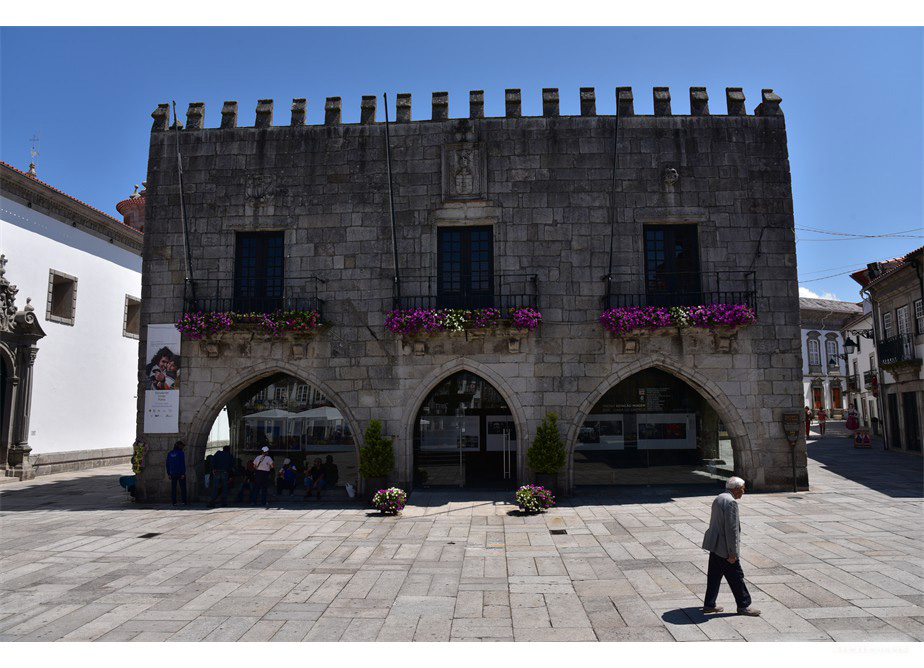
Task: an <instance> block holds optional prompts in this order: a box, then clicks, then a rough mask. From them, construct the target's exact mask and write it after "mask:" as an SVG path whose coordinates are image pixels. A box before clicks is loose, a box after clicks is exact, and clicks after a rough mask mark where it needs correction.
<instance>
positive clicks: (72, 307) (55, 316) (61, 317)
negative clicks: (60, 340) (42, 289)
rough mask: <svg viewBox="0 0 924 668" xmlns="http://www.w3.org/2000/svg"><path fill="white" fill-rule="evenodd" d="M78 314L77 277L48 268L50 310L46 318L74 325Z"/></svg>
mask: <svg viewBox="0 0 924 668" xmlns="http://www.w3.org/2000/svg"><path fill="white" fill-rule="evenodd" d="M76 316H77V277H76V276H71V275H70V274H65V273H63V272H60V271H55V270H54V269H49V270H48V310H47V312H46V314H45V319H46V320H48V321H50V322H59V323H61V324H62V325H73V324H74V319H75V318H76Z"/></svg>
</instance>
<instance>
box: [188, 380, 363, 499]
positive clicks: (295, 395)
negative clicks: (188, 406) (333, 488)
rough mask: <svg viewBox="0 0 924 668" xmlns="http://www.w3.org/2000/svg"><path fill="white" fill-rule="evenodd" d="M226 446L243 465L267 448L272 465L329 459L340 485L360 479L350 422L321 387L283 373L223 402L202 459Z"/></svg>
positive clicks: (303, 465) (299, 466) (299, 464)
mask: <svg viewBox="0 0 924 668" xmlns="http://www.w3.org/2000/svg"><path fill="white" fill-rule="evenodd" d="M225 445H229V446H230V447H231V453H232V456H233V457H234V458H235V461H237V460H240V464H242V465H246V463H247V462H248V461H249V460H253V459H254V458H255V457H256V456H257V455H258V454H259V453H260V450H261V448H263V447H264V446H267V447H269V448H270V454H271V455H272V456H273V458H274V460H275V463H276V464H277V465H281V464H282V463H283V460H284V459H286V458H288V459H290V460H291V461H292V463H293V464H295V466H296V468H297V469H298V471H299V472H303V471H305V468H306V464H307V465H308V466H309V467H310V465H311V463H312V462H313V461H314V460H315V459H318V458H319V459H321V461H322V462H326V461H327V458H328V457H331V458H332V460H333V463H334V464H335V465H336V466H337V470H338V474H339V475H338V480H337V483H336V484H337V486H339V487H342V486H344V485H345V484H346V483H348V482H349V483H352V484H354V485H355V484H356V481H357V479H358V476H359V474H358V470H359V466H358V458H357V451H356V442H355V440H354V438H353V433H352V430H351V428H350V423H349V420H347V419H345V417H344V415H343V414H342V413H341V411H340V410H339V409H338V408H337V407H336V406H334V404H333V403H332V402H331V401H330V399H328V397H327V396H326V395H325V394H324V393H323V392H322V391H321V390H320V389H318V388H317V387H314V386H313V385H311V384H310V383H306V382H305V381H303V380H301V379H299V378H296V377H295V376H292V375H289V374H285V373H276V374H273V375H271V376H267V377H264V378H261V379H260V380H257V381H255V382H253V383H251V384H250V385H248V386H247V387H245V388H244V389H243V390H241V391H240V392H238V393H237V394H236V395H235V396H234V397H233V398H231V399H230V400H228V402H227V404H226V405H225V406H224V407H223V408H222V409H221V410H220V411H219V413H218V415H217V417H216V418H215V420H214V422H213V423H212V427H211V430H210V431H209V436H208V440H207V444H206V448H205V456H208V455H210V454H213V453H214V452H216V451H218V450H219V449H220V448H222V447H223V446H225Z"/></svg>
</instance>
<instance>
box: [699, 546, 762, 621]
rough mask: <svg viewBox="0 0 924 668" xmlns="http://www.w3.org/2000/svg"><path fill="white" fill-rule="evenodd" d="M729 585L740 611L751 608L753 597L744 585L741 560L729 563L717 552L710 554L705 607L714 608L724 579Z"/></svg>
mask: <svg viewBox="0 0 924 668" xmlns="http://www.w3.org/2000/svg"><path fill="white" fill-rule="evenodd" d="M723 577H724V578H725V581H726V582H727V583H728V587H729V589H731V590H732V594H733V595H734V597H735V603H737V604H738V609H739V610H740V609H742V608H748V607H750V606H751V595H750V594H749V593H748V588H747V586H745V584H744V571H743V570H741V560H740V559H738V560H736V561H735V563H733V564H730V563H728V559H723V558H722V557H720V556H719V555H717V554H716V553H715V552H710V553H709V572H708V573H707V574H706V599H705V600H704V601H703V605H704V606H705V607H707V608H714V607H715V601H716V598H717V597H718V595H719V585H720V584H722V578H723Z"/></svg>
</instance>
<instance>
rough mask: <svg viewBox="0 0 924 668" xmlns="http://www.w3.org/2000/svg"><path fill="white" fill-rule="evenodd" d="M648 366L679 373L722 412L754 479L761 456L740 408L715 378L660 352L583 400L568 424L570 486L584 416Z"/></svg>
mask: <svg viewBox="0 0 924 668" xmlns="http://www.w3.org/2000/svg"><path fill="white" fill-rule="evenodd" d="M646 369H659V370H661V371H665V372H667V373H669V374H671V375H673V376H676V377H677V378H679V379H680V380H682V381H684V382H685V383H687V384H688V385H690V387H692V388H693V389H694V390H696V391H697V392H698V393H699V394H700V395H701V396H702V397H703V398H704V399H705V400H706V402H707V403H708V404H709V405H710V406H711V407H712V409H713V410H714V411H715V412H716V413H717V414H718V416H719V418H721V420H722V422H723V423H724V424H725V428H726V429H727V430H728V435H729V437H730V438H731V444H732V452H733V453H734V456H735V471H736V472H738V471H739V470H741V471H742V473H746V475H745V476H744V477H747V476H751V478H750V479H752V480H753V479H754V474H755V473H756V471H753V470H752V469H753V467H752V465H751V462H756V461H757V458H756V457H755V456H754V455H753V452H752V444H751V438H750V436H749V435H748V431H747V427H746V425H745V423H744V420H743V419H742V418H741V415H740V414H739V412H738V409H737V408H735V406H734V405H733V404H732V403H731V402H730V401H729V400H728V398H727V397H726V396H725V393H724V392H723V391H722V389H721V388H720V387H719V386H718V385H716V384H715V382H714V381H712V380H711V379H709V378H707V377H705V376H704V375H703V374H701V373H700V372H698V371H697V370H696V369H691V368H689V367H685V366H681V365H679V364H677V363H676V362H674V361H673V360H671V359H670V358H668V357H664V356H658V357H651V358H648V359H645V360H639V361H636V362H633V363H632V364H629V365H626V366H624V367H621V368H619V369H618V370H617V371H615V372H614V373H613V374H611V375H610V376H608V377H607V378H606V379H605V380H603V381H602V382H601V383H600V384H599V385H598V386H597V387H596V389H595V390H594V391H593V392H591V393H590V394H589V395H588V396H587V397H586V398H585V399H584V401H583V402H582V403H581V405H580V407H579V408H578V410H577V411H576V413H575V419H574V420H573V421H572V423H571V426H570V427H569V428H568V435H567V440H566V444H567V449H568V463H567V467H568V488H569V489H573V488H574V449H575V447H577V439H578V434H579V433H580V429H581V425H583V424H584V420H586V419H587V416H588V415H590V411H591V410H593V408H594V406H596V405H597V403H598V402H599V401H600V400H601V399H602V398H603V395H604V394H606V393H607V392H608V391H609V390H610V389H611V388H613V387H616V385H618V384H619V383H621V382H622V381H624V380H626V379H628V378H631V377H632V376H634V375H635V374H637V373H639V372H640V371H644V370H646ZM760 482H762V481H760Z"/></svg>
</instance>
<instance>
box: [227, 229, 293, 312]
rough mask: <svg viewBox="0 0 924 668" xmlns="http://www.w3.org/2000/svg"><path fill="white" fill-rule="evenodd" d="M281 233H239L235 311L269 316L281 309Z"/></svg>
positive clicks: (283, 275)
mask: <svg viewBox="0 0 924 668" xmlns="http://www.w3.org/2000/svg"><path fill="white" fill-rule="evenodd" d="M284 235H285V233H284V232H238V234H237V246H236V252H235V256H234V310H235V311H239V312H244V313H250V312H257V313H270V312H272V311H276V310H278V309H281V308H283V297H284V280H285V279H284V277H285V258H284V250H285V236H284Z"/></svg>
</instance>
